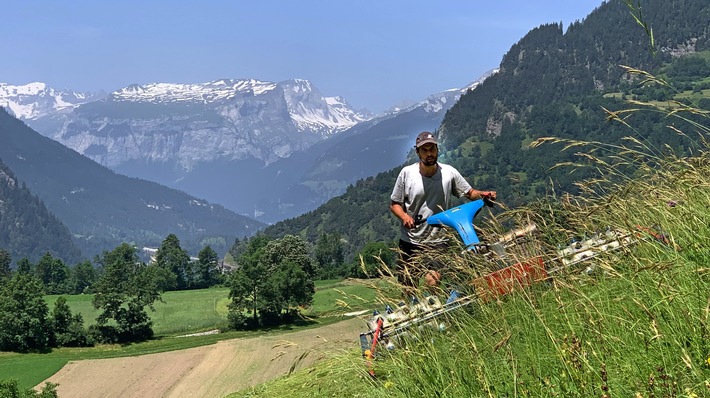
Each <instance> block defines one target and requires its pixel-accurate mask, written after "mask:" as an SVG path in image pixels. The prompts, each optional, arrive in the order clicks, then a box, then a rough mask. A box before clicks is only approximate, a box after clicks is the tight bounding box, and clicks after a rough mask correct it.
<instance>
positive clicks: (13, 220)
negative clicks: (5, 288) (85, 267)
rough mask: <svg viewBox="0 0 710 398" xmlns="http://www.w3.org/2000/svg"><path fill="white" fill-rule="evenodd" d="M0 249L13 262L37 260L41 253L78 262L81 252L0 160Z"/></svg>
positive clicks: (67, 232) (65, 231)
mask: <svg viewBox="0 0 710 398" xmlns="http://www.w3.org/2000/svg"><path fill="white" fill-rule="evenodd" d="M0 249H4V250H6V251H7V252H8V253H9V254H10V257H11V258H13V259H16V260H19V259H20V258H23V257H25V258H27V259H28V260H30V261H33V262H35V261H37V260H39V258H41V257H42V256H43V255H44V254H45V253H47V252H49V253H51V254H52V255H53V256H55V257H58V258H60V259H62V260H63V261H65V262H69V263H74V262H76V261H79V259H80V256H81V253H80V252H79V249H78V248H77V247H76V246H75V245H74V243H73V242H72V237H71V234H70V233H69V229H68V228H67V227H66V226H65V225H64V224H62V222H61V221H60V220H59V219H57V217H55V216H54V214H52V213H50V212H49V211H48V210H47V208H46V207H45V206H44V203H42V201H41V200H40V199H39V198H37V197H36V196H34V195H33V194H32V192H30V190H29V189H27V187H26V186H25V184H24V183H21V182H20V181H18V180H17V178H15V175H14V174H13V172H12V170H10V169H9V168H8V167H7V166H6V165H5V163H3V162H2V160H1V159H0Z"/></svg>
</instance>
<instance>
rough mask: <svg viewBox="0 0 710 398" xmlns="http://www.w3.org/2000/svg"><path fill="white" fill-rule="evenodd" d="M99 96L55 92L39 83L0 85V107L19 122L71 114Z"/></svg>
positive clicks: (64, 91) (55, 90)
mask: <svg viewBox="0 0 710 398" xmlns="http://www.w3.org/2000/svg"><path fill="white" fill-rule="evenodd" d="M100 95H101V94H91V93H80V92H77V91H74V90H69V89H65V90H57V89H54V88H51V87H49V86H47V85H46V84H44V83H39V82H35V83H29V84H25V85H21V86H15V85H10V84H6V83H0V106H1V107H4V108H5V109H7V110H8V111H9V112H10V114H11V115H13V116H15V117H17V118H18V119H21V120H33V119H39V118H42V117H45V116H48V115H55V114H57V113H67V112H71V110H72V109H74V108H75V107H77V106H79V105H81V104H83V103H86V102H89V101H93V100H96V99H98V97H99V96H100Z"/></svg>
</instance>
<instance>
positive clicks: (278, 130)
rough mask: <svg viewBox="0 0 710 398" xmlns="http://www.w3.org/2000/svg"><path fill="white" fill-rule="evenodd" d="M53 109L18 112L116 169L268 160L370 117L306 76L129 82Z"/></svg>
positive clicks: (186, 167) (40, 128)
mask: <svg viewBox="0 0 710 398" xmlns="http://www.w3.org/2000/svg"><path fill="white" fill-rule="evenodd" d="M48 92H50V91H48ZM60 98H63V97H60ZM12 101H13V103H15V102H16V101H15V100H14V99H12ZM56 101H58V100H56ZM27 106H30V105H29V104H28V105H27ZM54 116H55V117H54V118H53V119H49V118H48V117H47V113H46V112H45V113H28V112H24V113H22V114H21V115H20V118H21V119H23V120H25V122H27V123H28V124H29V125H30V126H31V127H33V128H35V129H36V130H37V131H39V132H40V133H42V134H44V135H46V136H49V137H51V138H53V139H55V140H57V141H59V142H61V143H62V144H64V145H66V146H68V147H69V148H72V149H74V150H76V151H77V152H79V153H82V154H84V155H86V156H88V157H89V158H91V159H93V160H95V161H97V162H99V163H101V164H103V165H105V166H108V167H111V168H114V169H120V168H121V167H124V166H126V167H130V166H131V165H133V164H144V165H145V164H150V165H156V166H158V167H167V168H175V169H178V170H186V171H189V170H191V169H192V168H194V167H197V166H199V165H200V164H201V163H210V162H215V161H233V160H247V159H257V160H259V161H261V162H264V163H265V164H268V163H271V162H274V161H276V160H277V159H280V158H284V157H288V156H290V155H291V154H292V153H293V152H295V151H301V150H303V149H305V148H308V147H309V146H311V145H313V144H314V143H316V142H318V141H320V140H322V139H325V138H327V137H329V136H331V135H333V134H336V133H338V132H340V131H343V130H346V129H348V128H350V127H352V126H353V125H355V124H357V123H360V122H362V121H364V120H368V119H369V118H370V117H371V116H370V115H369V114H367V113H363V112H358V111H355V110H354V109H352V107H351V106H350V105H348V104H347V102H346V101H344V100H343V99H341V98H339V97H324V96H323V95H322V94H321V93H320V92H319V91H318V90H317V89H316V88H315V87H314V86H313V85H312V84H311V83H310V82H309V81H307V80H287V81H284V82H280V83H274V82H268V81H260V80H256V79H222V80H216V81H212V82H208V83H199V84H176V83H152V84H145V85H131V86H128V87H125V88H122V89H120V90H117V91H114V92H112V93H110V94H109V95H108V96H106V97H105V98H103V99H101V100H99V101H91V102H85V103H82V104H79V105H77V106H73V108H72V110H71V112H68V113H63V117H62V118H56V113H55V114H54Z"/></svg>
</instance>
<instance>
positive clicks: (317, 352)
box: [41, 318, 366, 398]
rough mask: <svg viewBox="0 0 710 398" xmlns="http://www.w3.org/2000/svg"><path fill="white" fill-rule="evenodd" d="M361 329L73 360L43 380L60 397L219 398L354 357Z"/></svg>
mask: <svg viewBox="0 0 710 398" xmlns="http://www.w3.org/2000/svg"><path fill="white" fill-rule="evenodd" d="M363 330H366V325H365V322H364V320H363V319H360V318H350V319H347V320H344V321H341V322H337V323H334V324H330V325H327V326H323V327H320V328H313V329H307V330H300V331H296V332H290V333H274V334H266V335H262V336H260V337H257V338H241V339H233V340H225V341H220V342H218V343H216V344H213V345H209V346H204V347H196V348H190V349H185V350H180V351H171V352H164V353H157V354H148V355H141V356H134V357H124V358H110V359H90V360H82V361H72V362H69V363H68V364H67V365H65V366H64V367H63V368H62V369H61V370H60V371H59V372H57V373H56V374H54V375H53V376H52V377H50V378H48V379H47V380H46V381H47V382H51V383H57V384H59V387H57V392H58V393H59V396H60V397H74V398H83V397H86V398H89V397H91V398H93V397H105V398H109V397H142V398H151V397H210V398H213V397H223V396H225V395H228V394H230V393H232V392H235V391H239V390H242V389H244V388H248V387H251V386H255V385H257V384H261V383H264V382H266V381H269V380H272V379H275V378H278V377H281V376H284V375H288V374H289V373H290V372H293V371H297V370H300V369H303V368H306V367H309V366H311V365H313V364H314V363H316V362H317V361H319V360H322V359H324V358H327V357H328V356H329V355H332V354H335V353H338V352H342V351H343V350H352V351H353V352H354V353H357V347H358V345H357V344H358V342H357V338H358V334H359V333H360V332H362V331H363ZM41 384H44V383H41Z"/></svg>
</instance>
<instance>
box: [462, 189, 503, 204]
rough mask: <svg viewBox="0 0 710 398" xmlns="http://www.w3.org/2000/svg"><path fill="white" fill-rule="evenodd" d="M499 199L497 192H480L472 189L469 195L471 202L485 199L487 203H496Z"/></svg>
mask: <svg viewBox="0 0 710 398" xmlns="http://www.w3.org/2000/svg"><path fill="white" fill-rule="evenodd" d="M497 197H498V194H496V191H479V190H476V189H471V190H470V191H469V193H468V198H469V199H471V200H476V199H479V198H480V199H483V200H485V201H487V202H492V201H495V200H496V198H497Z"/></svg>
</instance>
